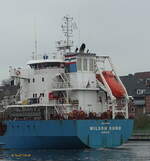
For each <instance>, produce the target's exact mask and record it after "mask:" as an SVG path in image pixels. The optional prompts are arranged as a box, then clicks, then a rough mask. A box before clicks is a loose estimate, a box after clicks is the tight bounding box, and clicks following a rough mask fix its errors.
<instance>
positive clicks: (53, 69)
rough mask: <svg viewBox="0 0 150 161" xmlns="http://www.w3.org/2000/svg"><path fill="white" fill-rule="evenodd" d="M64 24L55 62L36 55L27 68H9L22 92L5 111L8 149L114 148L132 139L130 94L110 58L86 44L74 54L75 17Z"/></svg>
mask: <svg viewBox="0 0 150 161" xmlns="http://www.w3.org/2000/svg"><path fill="white" fill-rule="evenodd" d="M64 19H65V25H62V27H63V31H64V33H65V35H66V41H59V42H58V43H57V52H56V53H55V55H53V57H51V58H50V57H49V56H48V55H44V56H42V57H40V58H39V57H38V56H37V55H34V57H33V60H31V61H29V62H28V63H27V66H28V67H27V68H26V69H22V68H18V69H16V68H12V67H10V70H9V71H10V76H11V78H12V79H13V80H14V82H15V84H17V85H19V86H20V88H19V90H18V92H17V94H16V98H15V101H14V102H13V103H12V104H11V105H7V106H6V107H5V111H2V112H1V118H2V120H3V121H2V122H1V125H0V126H1V127H0V131H1V134H0V135H1V136H0V144H1V145H3V147H4V148H11V147H12V148H83V147H96V148H97V147H113V146H117V145H120V144H122V143H123V142H125V141H127V139H128V137H129V136H130V135H131V131H132V126H133V121H132V120H129V119H128V100H129V98H128V94H127V92H126V89H125V87H124V85H123V84H122V82H121V80H120V78H119V76H118V75H117V73H116V71H115V68H114V65H113V64H112V62H111V59H110V57H109V56H97V55H96V54H95V53H91V52H89V50H87V51H85V47H86V46H85V44H84V43H83V44H82V45H81V47H80V49H76V50H75V51H74V52H72V51H71V47H72V44H73V42H72V41H70V36H71V33H72V27H71V25H70V23H71V21H72V18H70V17H68V16H67V17H64ZM106 64H107V65H109V68H105V65H106ZM46 129H47V130H46ZM25 136H26V137H25ZM11 137H12V138H14V140H15V139H16V141H17V143H15V142H13V141H12V140H11ZM40 138H44V139H43V143H42V142H40V140H38V139H40ZM26 139H27V140H26ZM117 139H118V140H117ZM10 140H11V141H10ZM18 142H19V143H18ZM23 142H24V143H25V142H26V143H25V145H23Z"/></svg>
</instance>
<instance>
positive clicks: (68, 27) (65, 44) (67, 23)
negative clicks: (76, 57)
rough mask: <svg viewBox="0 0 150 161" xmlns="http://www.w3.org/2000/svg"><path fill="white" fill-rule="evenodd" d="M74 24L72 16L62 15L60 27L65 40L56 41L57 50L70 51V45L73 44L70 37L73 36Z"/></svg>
mask: <svg viewBox="0 0 150 161" xmlns="http://www.w3.org/2000/svg"><path fill="white" fill-rule="evenodd" d="M74 25H75V23H73V17H70V16H69V15H66V16H64V17H63V24H62V25H61V28H62V31H63V33H64V36H65V38H66V40H65V41H63V40H61V41H57V49H58V50H64V51H66V50H69V51H71V47H72V46H73V41H72V40H71V39H70V38H71V37H72V36H73V28H74Z"/></svg>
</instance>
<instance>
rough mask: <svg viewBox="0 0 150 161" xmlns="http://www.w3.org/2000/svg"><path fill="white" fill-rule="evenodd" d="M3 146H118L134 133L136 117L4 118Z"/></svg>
mask: <svg viewBox="0 0 150 161" xmlns="http://www.w3.org/2000/svg"><path fill="white" fill-rule="evenodd" d="M4 123H5V124H7V129H6V132H5V134H4V135H3V136H0V147H1V148H4V149H5V148H6V149H14V148H15V149H18V148H22V149H27V148H30V149H32V148H33V149H46V148H48V149H68V148H70V149H78V148H87V147H89V148H101V147H108V148H112V147H116V146H119V145H121V144H123V143H124V142H126V141H127V140H128V138H129V137H130V136H131V134H132V129H133V120H107V121H105V120H43V121H42V120H32V121H29V120H28V121H5V122H4Z"/></svg>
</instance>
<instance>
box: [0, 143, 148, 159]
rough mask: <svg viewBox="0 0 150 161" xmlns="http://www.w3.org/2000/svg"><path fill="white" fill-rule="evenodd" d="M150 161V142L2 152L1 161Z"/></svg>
mask: <svg viewBox="0 0 150 161" xmlns="http://www.w3.org/2000/svg"><path fill="white" fill-rule="evenodd" d="M16 160H19V161H150V141H149V142H146V141H145V142H141V141H137V142H128V143H126V144H124V145H122V146H120V147H117V148H113V149H84V150H48V149H45V150H1V151H0V161H16Z"/></svg>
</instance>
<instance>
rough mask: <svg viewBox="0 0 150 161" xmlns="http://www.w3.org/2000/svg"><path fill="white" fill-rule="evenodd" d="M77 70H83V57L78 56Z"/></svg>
mask: <svg viewBox="0 0 150 161" xmlns="http://www.w3.org/2000/svg"><path fill="white" fill-rule="evenodd" d="M77 70H78V71H81V58H77Z"/></svg>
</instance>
